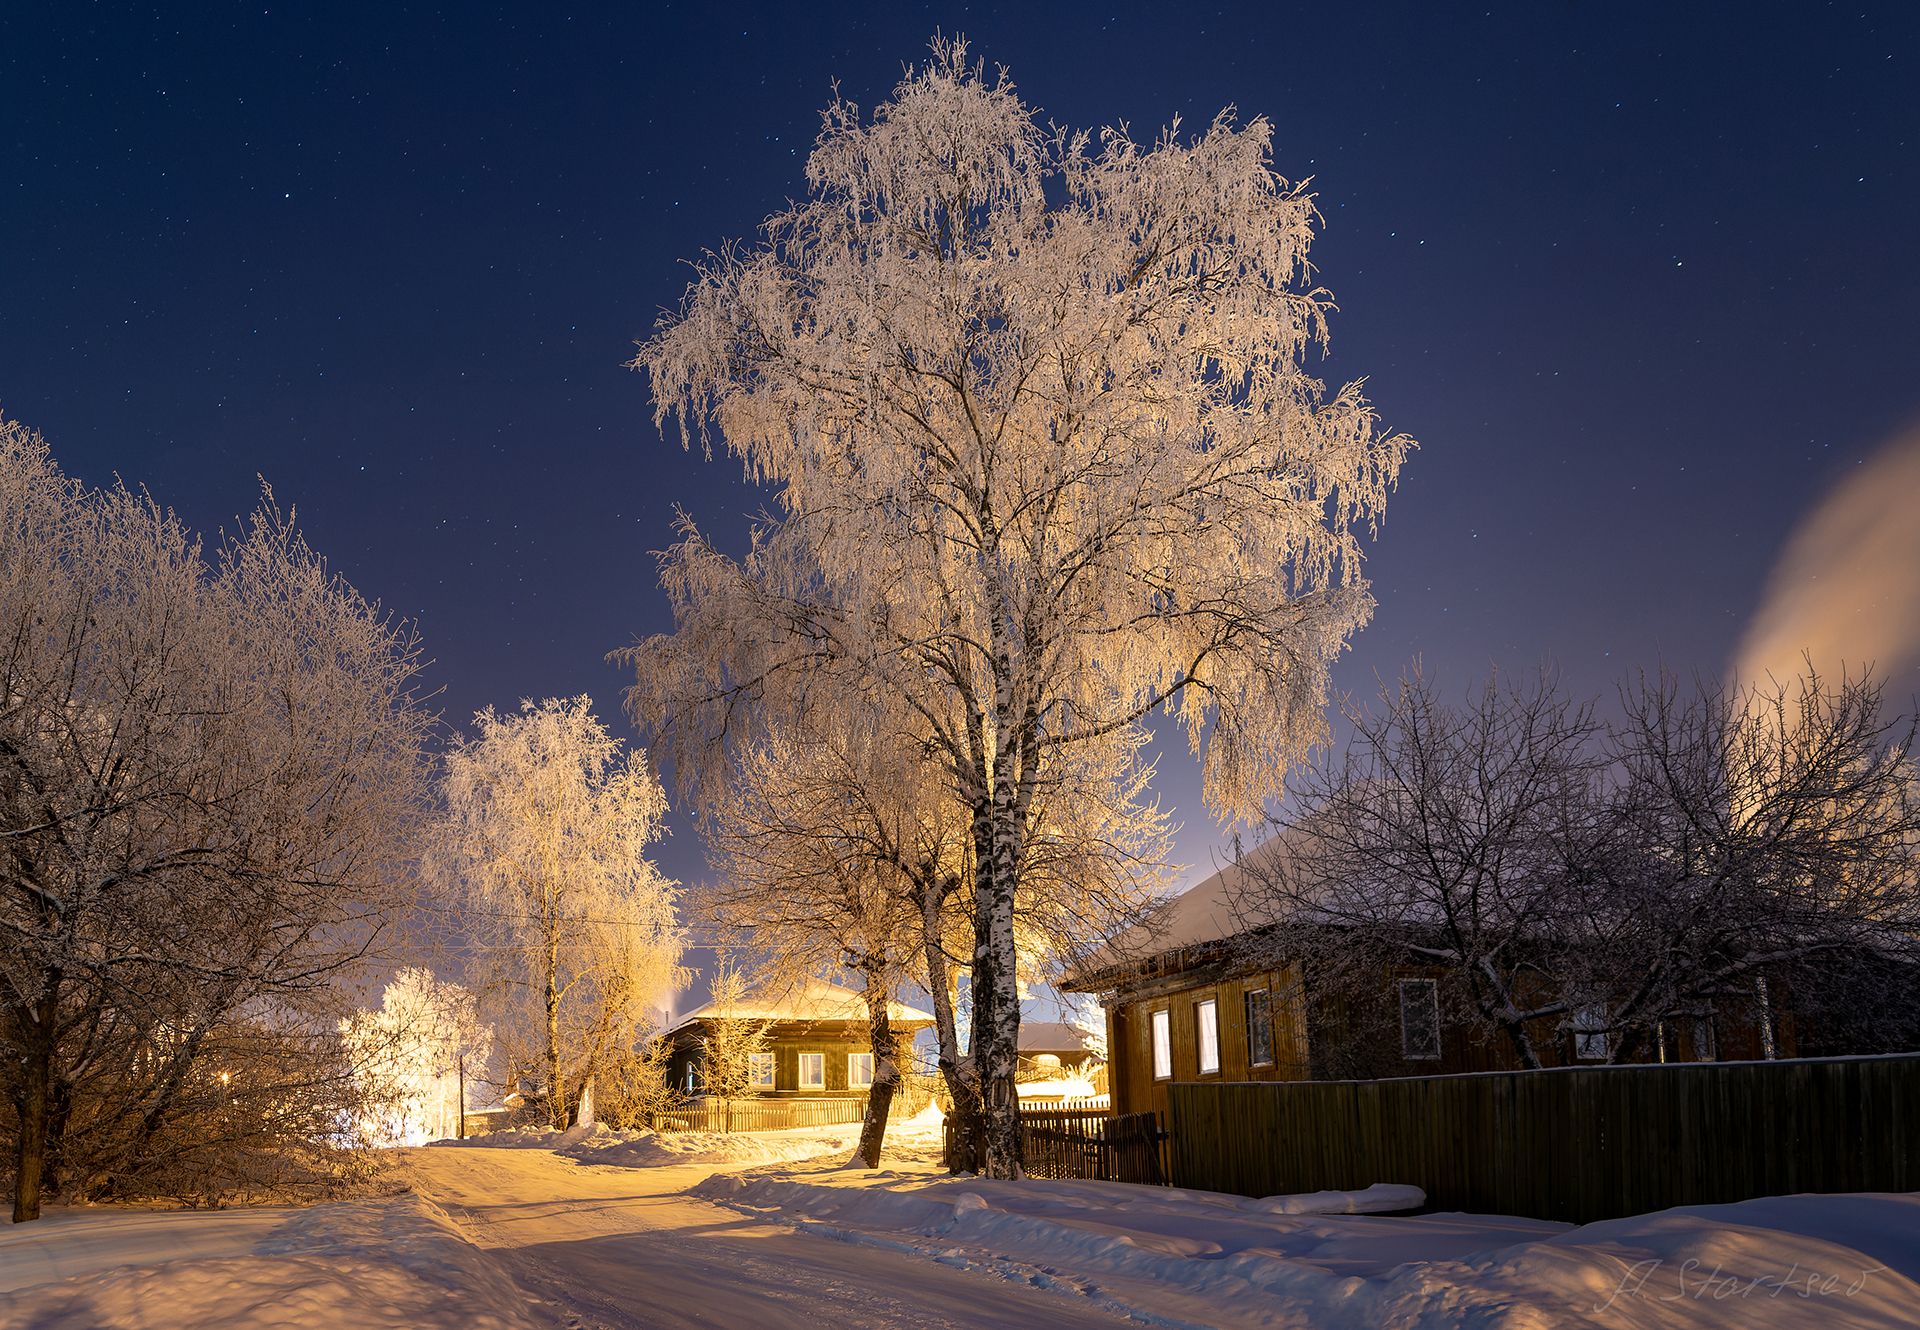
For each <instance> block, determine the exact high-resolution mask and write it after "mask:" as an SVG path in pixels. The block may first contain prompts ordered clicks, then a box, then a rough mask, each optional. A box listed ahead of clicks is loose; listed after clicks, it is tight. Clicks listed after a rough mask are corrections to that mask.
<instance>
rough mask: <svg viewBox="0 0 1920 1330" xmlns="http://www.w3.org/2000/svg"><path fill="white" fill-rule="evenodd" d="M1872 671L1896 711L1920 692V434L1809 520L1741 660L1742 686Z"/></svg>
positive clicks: (1792, 544)
mask: <svg viewBox="0 0 1920 1330" xmlns="http://www.w3.org/2000/svg"><path fill="white" fill-rule="evenodd" d="M1809 657H1811V658H1812V660H1813V663H1814V665H1815V667H1816V668H1818V669H1819V670H1820V671H1821V672H1822V673H1823V674H1833V675H1838V674H1839V673H1840V671H1841V670H1842V669H1843V668H1844V669H1848V670H1850V671H1851V672H1853V673H1855V674H1858V673H1859V671H1860V670H1861V668H1862V667H1864V666H1868V665H1871V666H1872V667H1873V669H1874V673H1875V674H1876V675H1877V676H1878V677H1879V678H1881V679H1883V680H1885V681H1886V683H1887V692H1888V698H1887V701H1888V703H1889V704H1890V705H1892V706H1894V707H1896V708H1899V709H1905V707H1906V706H1907V705H1908V704H1909V702H1910V699H1911V698H1912V697H1913V695H1914V694H1915V693H1916V692H1920V427H1916V428H1915V429H1913V430H1910V431H1909V432H1907V433H1906V434H1903V435H1901V436H1899V437H1898V438H1896V439H1895V440H1894V441H1893V442H1892V443H1891V444H1889V445H1888V446H1887V447H1885V448H1884V449H1882V450H1881V451H1880V452H1879V453H1877V454H1876V455H1875V456H1874V457H1872V458H1871V459H1869V460H1868V461H1867V462H1866V463H1864V464H1863V465H1861V466H1860V467H1858V468H1857V469H1856V470H1855V472H1854V473H1853V474H1852V475H1851V476H1848V477H1847V478H1846V479H1845V480H1843V481H1842V482H1840V484H1838V485H1836V486H1835V487H1834V489H1833V491H1832V492H1831V493H1830V494H1828V495H1827V497H1826V498H1825V499H1824V500H1822V502H1821V503H1820V506H1819V507H1817V508H1816V509H1814V510H1813V512H1812V513H1811V514H1809V515H1808V516H1807V517H1805V518H1803V519H1802V520H1801V522H1800V525H1799V526H1798V527H1797V528H1796V529H1795V530H1794V533H1793V536H1792V537H1791V538H1790V539H1789V540H1788V542H1787V546H1786V549H1785V550H1784V551H1783V552H1782V554H1781V556H1780V560H1779V562H1778V563H1776V564H1775V565H1774V568H1773V573H1772V575H1771V576H1770V577H1769V579H1768V581H1767V590H1766V597H1765V599H1764V600H1763V601H1762V602H1761V605H1760V609H1759V611H1758V612H1757V613H1756V614H1755V615H1754V617H1753V621H1752V622H1751V623H1750V624H1749V625H1748V627H1747V634H1746V638H1745V640H1744V641H1742V642H1741V644H1740V650H1739V653H1738V655H1737V656H1736V657H1735V669H1736V671H1737V675H1738V677H1739V679H1740V680H1741V681H1742V682H1746V683H1753V682H1759V683H1764V682H1765V681H1766V679H1767V677H1768V675H1769V674H1771V675H1772V676H1773V677H1774V678H1776V679H1779V680H1781V681H1782V682H1785V681H1788V680H1791V679H1792V678H1793V677H1794V676H1795V675H1797V674H1799V673H1801V672H1802V671H1803V670H1804V669H1805V668H1806V661H1807V659H1808V658H1809Z"/></svg>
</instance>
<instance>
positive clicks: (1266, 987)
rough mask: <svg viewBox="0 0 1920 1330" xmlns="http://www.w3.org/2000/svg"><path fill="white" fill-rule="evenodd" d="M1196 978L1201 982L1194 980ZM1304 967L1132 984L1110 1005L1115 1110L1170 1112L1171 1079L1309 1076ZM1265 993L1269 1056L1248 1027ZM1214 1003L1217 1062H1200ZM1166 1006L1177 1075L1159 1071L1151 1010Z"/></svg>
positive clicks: (1172, 1069) (1293, 1078)
mask: <svg viewBox="0 0 1920 1330" xmlns="http://www.w3.org/2000/svg"><path fill="white" fill-rule="evenodd" d="M1196 981H1197V982H1196ZM1300 993H1301V990H1300V982H1299V972H1298V971H1297V970H1296V969H1294V968H1293V967H1283V968H1281V969H1276V970H1260V971H1255V972H1252V973H1247V974H1238V975H1231V976H1222V975H1212V976H1203V975H1197V974H1190V975H1174V976H1169V977H1168V978H1167V979H1165V980H1163V981H1161V982H1159V983H1157V984H1153V985H1148V986H1143V987H1141V988H1138V989H1135V990H1132V991H1129V992H1128V993H1126V994H1125V995H1124V996H1122V997H1120V998H1118V999H1116V1001H1115V1002H1114V1003H1113V1004H1112V1005H1111V1006H1110V1007H1109V1008H1108V1016H1107V1048H1108V1056H1109V1058H1110V1059H1111V1061H1110V1064H1109V1074H1110V1076H1111V1078H1112V1093H1113V1111H1114V1112H1116V1113H1146V1112H1154V1113H1162V1114H1164V1113H1165V1112H1166V1111H1167V1086H1168V1085H1169V1084H1170V1083H1172V1082H1173V1081H1298V1080H1305V1079H1307V1076H1308V1070H1309V1069H1308V1061H1307V1036H1306V1023H1305V1019H1304V1010H1303V1007H1302V1004H1301V997H1300ZM1255 994H1265V995H1266V998H1267V1008H1268V1011H1269V1013H1270V1030H1271V1044H1272V1049H1271V1056H1270V1057H1269V1058H1268V1059H1267V1060H1266V1061H1264V1062H1257V1061H1255V1060H1254V1057H1253V1052H1254V1050H1253V1047H1252V1041H1251V1040H1250V1038H1249V1030H1248V1021H1247V1016H1248V999H1249V996H1250V995H1255ZM1208 1001H1211V1002H1212V1003H1213V1004H1214V1013H1215V1019H1216V1029H1217V1037H1218V1048H1219V1062H1220V1065H1219V1069H1218V1070H1217V1071H1213V1072H1203V1071H1201V1069H1200V1038H1199V1031H1200V1024H1199V1022H1200V1008H1201V1005H1202V1004H1203V1003H1206V1002H1208ZM1157 1011H1164V1012H1166V1013H1167V1029H1168V1034H1169V1041H1168V1042H1169V1052H1170V1054H1171V1060H1172V1065H1171V1067H1170V1069H1169V1070H1170V1072H1171V1074H1170V1075H1168V1076H1165V1077H1156V1076H1155V1075H1154V1066H1153V1014H1154V1013H1155V1012H1157Z"/></svg>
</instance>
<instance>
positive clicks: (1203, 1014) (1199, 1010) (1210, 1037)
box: [1193, 997, 1220, 1076]
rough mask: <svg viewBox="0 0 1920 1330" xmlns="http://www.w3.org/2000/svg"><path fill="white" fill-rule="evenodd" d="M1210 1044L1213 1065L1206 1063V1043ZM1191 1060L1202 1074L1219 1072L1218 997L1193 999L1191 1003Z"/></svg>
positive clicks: (1213, 1074) (1215, 1074)
mask: <svg viewBox="0 0 1920 1330" xmlns="http://www.w3.org/2000/svg"><path fill="white" fill-rule="evenodd" d="M1209 1044H1211V1045H1212V1049H1211V1051H1212V1054H1213V1065H1212V1066H1208V1065H1207V1054H1208V1051H1209V1049H1208V1045H1209ZM1193 1061H1194V1067H1195V1069H1196V1070H1197V1071H1198V1073H1199V1074H1200V1075H1202V1076H1218V1075H1219V1074H1220V999H1219V998H1217V997H1207V998H1198V999H1195V1001H1194V1004H1193Z"/></svg>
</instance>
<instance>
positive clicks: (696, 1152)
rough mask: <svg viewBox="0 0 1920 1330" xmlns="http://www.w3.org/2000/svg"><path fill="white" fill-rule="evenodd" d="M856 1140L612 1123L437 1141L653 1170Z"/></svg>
mask: <svg viewBox="0 0 1920 1330" xmlns="http://www.w3.org/2000/svg"><path fill="white" fill-rule="evenodd" d="M859 1139H860V1124H859V1123H857V1122H852V1123H846V1124H844V1125H836V1126H830V1127H794V1128H789V1129H787V1130H784V1131H737V1132H729V1133H722V1132H708V1131H662V1132H653V1131H616V1130H614V1129H613V1128H611V1127H600V1126H594V1127H569V1128H568V1129H567V1130H565V1131H552V1130H543V1129H540V1128H535V1127H529V1128H517V1129H515V1130H512V1131H500V1132H494V1133H493V1134H491V1135H488V1136H479V1137H474V1138H471V1139H469V1140H465V1141H435V1142H433V1144H434V1145H438V1146H481V1147H485V1148H488V1149H495V1150H551V1151H553V1152H554V1153H555V1154H558V1155H563V1156H565V1157H566V1158H569V1159H576V1160H578V1161H579V1162H581V1163H583V1164H610V1165H616V1166H619V1167H624V1168H654V1167H661V1166H665V1165H672V1164H739V1165H754V1164H775V1163H786V1162H790V1161H793V1160H801V1159H811V1158H814V1157H815V1156H817V1155H826V1154H835V1153H839V1154H845V1153H846V1152H848V1151H850V1150H852V1149H853V1146H854V1143H855V1142H856V1141H858V1140H859Z"/></svg>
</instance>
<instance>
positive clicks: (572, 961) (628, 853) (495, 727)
mask: <svg viewBox="0 0 1920 1330" xmlns="http://www.w3.org/2000/svg"><path fill="white" fill-rule="evenodd" d="M474 727H475V730H474V733H473V734H472V735H471V736H467V737H463V738H461V739H460V740H458V741H457V742H456V743H455V745H454V747H453V749H452V751H451V752H450V753H449V754H448V756H447V764H446V777H445V783H444V793H445V798H446V805H447V818H446V823H445V832H444V836H443V838H442V841H441V844H440V846H439V852H438V854H437V855H436V857H435V862H436V866H437V868H438V871H439V873H440V875H441V877H442V878H443V880H444V881H445V882H446V883H447V885H448V887H449V888H450V890H451V891H452V893H453V895H454V898H455V899H456V900H457V901H458V902H459V909H460V912H461V914H462V916H463V917H464V919H465V920H466V921H467V923H468V926H469V928H470V930H471V932H472V933H473V935H474V937H475V938H476V940H477V942H478V945H479V947H480V950H481V955H482V957H483V960H484V961H485V962H486V963H488V964H490V965H491V966H492V967H494V969H495V971H496V973H497V975H498V979H499V982H498V985H497V986H496V988H495V991H496V992H504V993H507V994H510V995H512V996H511V997H510V998H509V999H508V1000H507V1001H506V1002H505V1005H504V1007H503V1009H502V1010H501V1011H500V1012H499V1013H497V1019H498V1025H499V1029H498V1034H499V1037H500V1039H501V1042H502V1043H503V1044H505V1045H506V1046H507V1053H508V1055H509V1057H511V1058H515V1059H516V1060H517V1062H518V1063H519V1064H521V1065H525V1064H528V1063H535V1062H536V1060H537V1066H538V1068H539V1071H540V1074H541V1075H542V1076H543V1077H544V1081H545V1088H546V1095H547V1111H548V1115H549V1120H550V1121H551V1123H552V1125H553V1126H555V1127H566V1126H568V1125H569V1124H570V1122H571V1117H572V1114H573V1112H574V1107H575V1105H576V1104H577V1103H578V1101H579V1097H580V1092H581V1090H582V1089H583V1088H584V1086H585V1084H586V1082H587V1079H588V1078H589V1077H590V1076H591V1075H592V1074H593V1071H594V1070H595V1068H596V1067H598V1066H599V1065H601V1064H602V1062H604V1061H605V1060H606V1059H607V1058H608V1057H609V1056H611V1055H612V1054H613V1053H614V1052H615V1051H616V1050H629V1049H631V1047H632V1046H633V1044H634V1042H635V1039H636V1037H637V1035H638V1033H639V1029H640V1026H641V1024H642V1023H643V1022H644V1020H645V1019H646V1015H647V1013H648V1012H649V1011H650V1010H651V1009H653V1008H654V1007H656V1006H658V1005H659V1002H660V999H661V998H662V997H663V996H664V995H665V994H666V993H668V992H669V991H670V990H671V989H672V988H673V986H674V983H675V979H676V976H677V969H676V966H677V962H678V959H679V954H680V942H679V935H678V933H677V931H676V927H675V922H674V896H675V892H674V885H673V883H671V882H670V881H668V880H667V879H666V878H665V877H663V876H662V875H661V874H660V872H659V871H658V870H657V869H656V868H655V867H654V866H653V864H652V862H651V861H649V860H648V859H647V857H646V851H647V847H648V846H650V845H651V844H652V843H653V841H654V840H655V839H656V838H657V837H658V836H659V835H660V827H661V819H662V817H663V816H664V815H665V813H666V807H667V804H666V796H665V793H664V792H663V791H662V790H661V788H660V782H659V781H658V779H656V778H655V776H654V774H653V772H652V771H651V770H650V769H649V767H648V765H647V761H646V756H645V754H644V753H639V752H635V753H631V754H629V753H626V752H625V751H624V750H623V745H622V744H621V742H620V740H618V739H616V738H614V737H613V736H612V735H611V734H609V733H608V732H607V730H606V727H605V726H603V725H602V724H601V723H600V722H599V721H598V720H597V719H596V718H595V717H594V715H593V711H592V703H591V701H590V699H588V698H585V697H575V698H566V699H553V698H549V699H547V700H546V701H543V702H539V703H534V702H523V703H522V704H521V707H520V711H519V712H518V713H517V714H509V715H500V714H498V713H496V712H495V711H494V710H493V709H492V708H491V707H489V708H487V709H486V710H483V711H481V712H479V713H478V714H477V715H476V716H475V717H474Z"/></svg>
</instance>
